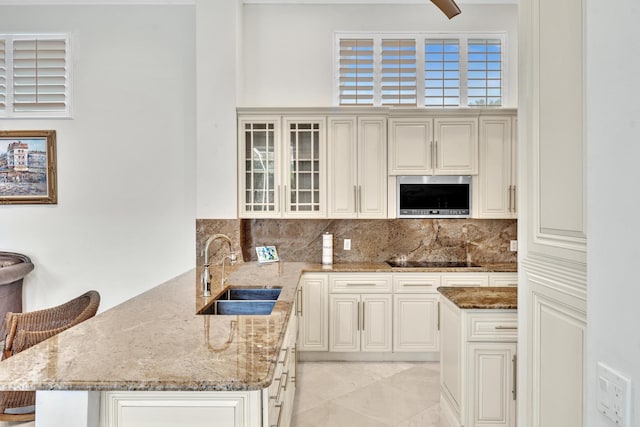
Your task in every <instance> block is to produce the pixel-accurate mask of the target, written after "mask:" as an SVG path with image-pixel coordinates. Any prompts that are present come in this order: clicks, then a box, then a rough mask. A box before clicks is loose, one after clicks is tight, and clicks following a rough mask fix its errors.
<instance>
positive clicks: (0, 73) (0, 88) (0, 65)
mask: <svg viewBox="0 0 640 427" xmlns="http://www.w3.org/2000/svg"><path fill="white" fill-rule="evenodd" d="M5 46H6V43H5V41H4V40H2V39H0V113H3V112H4V111H5V110H6V109H7V60H6V53H5V50H6V49H5Z"/></svg>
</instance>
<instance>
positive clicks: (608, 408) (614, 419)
mask: <svg viewBox="0 0 640 427" xmlns="http://www.w3.org/2000/svg"><path fill="white" fill-rule="evenodd" d="M597 397H598V412H600V413H601V414H602V415H604V416H605V417H606V418H608V419H609V420H610V421H611V422H610V424H611V425H612V426H618V427H630V426H631V417H630V412H631V380H629V378H626V377H624V376H623V375H621V374H620V373H618V372H616V371H614V370H613V369H611V368H610V367H608V366H607V365H605V364H604V363H602V362H598V388H597Z"/></svg>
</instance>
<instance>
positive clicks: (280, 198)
mask: <svg viewBox="0 0 640 427" xmlns="http://www.w3.org/2000/svg"><path fill="white" fill-rule="evenodd" d="M275 202H276V203H277V206H276V209H277V210H278V211H279V210H280V209H281V208H280V206H281V203H282V193H281V192H280V184H278V192H277V193H276V200H275Z"/></svg>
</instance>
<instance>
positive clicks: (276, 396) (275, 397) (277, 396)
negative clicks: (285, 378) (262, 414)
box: [269, 378, 282, 400]
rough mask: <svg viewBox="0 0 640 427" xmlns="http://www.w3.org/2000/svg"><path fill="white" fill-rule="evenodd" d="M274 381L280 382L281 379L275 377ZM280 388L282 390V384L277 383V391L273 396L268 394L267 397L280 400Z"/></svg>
mask: <svg viewBox="0 0 640 427" xmlns="http://www.w3.org/2000/svg"><path fill="white" fill-rule="evenodd" d="M274 381H278V383H280V382H281V381H282V378H276V379H274ZM280 390H282V386H281V385H280V384H278V392H277V393H276V395H275V396H269V399H273V400H280Z"/></svg>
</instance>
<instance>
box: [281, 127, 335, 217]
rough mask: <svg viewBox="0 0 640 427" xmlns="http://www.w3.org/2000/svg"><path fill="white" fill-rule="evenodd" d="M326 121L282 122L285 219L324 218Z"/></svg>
mask: <svg viewBox="0 0 640 427" xmlns="http://www.w3.org/2000/svg"><path fill="white" fill-rule="evenodd" d="M325 122H326V120H325V118H322V117H316V118H285V119H284V124H283V127H284V139H285V141H286V144H287V146H286V147H285V159H284V160H283V165H284V168H285V177H284V181H283V185H284V190H285V200H286V202H285V206H286V210H285V216H288V217H313V218H318V217H325V216H326V203H325V200H326V193H325V179H326V176H325V169H326V160H325V159H326V154H325V153H326V138H325V126H326V124H325Z"/></svg>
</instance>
